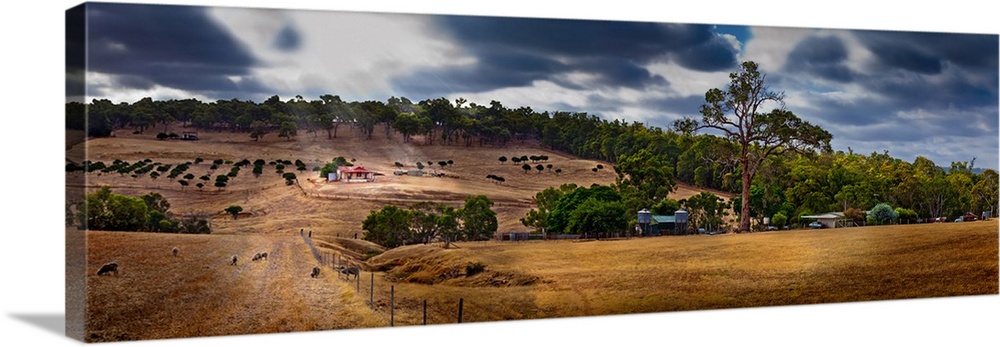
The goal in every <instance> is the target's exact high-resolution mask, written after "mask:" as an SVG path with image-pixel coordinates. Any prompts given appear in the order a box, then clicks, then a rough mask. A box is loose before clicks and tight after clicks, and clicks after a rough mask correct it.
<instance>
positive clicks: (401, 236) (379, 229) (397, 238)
mask: <svg viewBox="0 0 1000 347" xmlns="http://www.w3.org/2000/svg"><path fill="white" fill-rule="evenodd" d="M411 216H412V215H411V214H410V211H407V210H404V209H400V208H399V207H396V206H392V205H388V206H383V207H382V209H381V210H378V211H371V213H370V214H368V217H366V218H365V220H364V222H362V223H361V229H363V230H365V237H364V239H365V240H366V241H371V242H374V243H377V244H379V245H382V246H383V247H388V248H395V247H399V246H402V245H405V244H406V241H408V240H411V239H412V238H413V237H412V235H410V218H411Z"/></svg>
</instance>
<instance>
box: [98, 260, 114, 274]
mask: <svg viewBox="0 0 1000 347" xmlns="http://www.w3.org/2000/svg"><path fill="white" fill-rule="evenodd" d="M111 273H114V274H115V275H118V263H116V262H110V263H107V264H104V265H102V266H101V269H100V270H97V275H98V276H102V275H109V274H111Z"/></svg>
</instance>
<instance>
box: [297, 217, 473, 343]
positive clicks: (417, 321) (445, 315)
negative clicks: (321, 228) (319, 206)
mask: <svg viewBox="0 0 1000 347" xmlns="http://www.w3.org/2000/svg"><path fill="white" fill-rule="evenodd" d="M311 234H312V232H311V231H310V232H308V233H307V232H306V231H305V229H299V236H301V237H302V240H303V241H305V243H306V245H307V246H309V250H310V251H311V252H312V254H313V257H314V258H315V259H316V261H317V262H318V263H319V265H320V268H321V269H329V270H330V271H332V272H333V273H335V274H336V275H337V279H339V280H342V281H347V282H353V284H354V285H353V286H352V287H353V288H354V290H355V292H356V293H357V294H358V295H361V296H362V297H364V296H366V295H365V294H367V298H365V302H367V303H368V307H369V308H370V309H371V310H372V311H375V312H380V313H383V314H385V313H387V314H388V315H389V326H396V325H400V323H402V325H421V324H422V325H426V324H427V323H428V322H430V323H432V324H437V323H455V322H457V323H462V319H463V314H464V306H465V300H464V299H463V298H458V302H457V312H456V311H454V310H455V307H456V306H452V305H454V304H451V305H448V303H447V302H441V301H439V302H437V303H436V304H437V305H435V306H431V307H430V310H431V311H430V312H431V313H433V316H432V317H431V321H428V315H427V313H428V309H429V307H428V305H427V299H426V298H425V299H421V300H422V302H420V304H415V300H413V299H410V298H400V301H399V302H397V298H396V286H395V285H392V284H389V283H387V282H388V281H387V280H385V279H380V280H381V281H379V282H380V283H376V278H375V272H371V271H370V272H367V275H368V276H363V275H364V274H365V271H364V270H363V267H362V266H361V263H360V262H358V261H356V260H353V259H352V258H350V257H346V256H344V255H342V254H339V253H336V252H324V251H321V250H318V249H317V248H316V246H315V245H314V244H313V242H312V237H311ZM352 268H353V269H356V272H353V273H352V271H350V270H348V269H352ZM362 277H367V278H368V280H367V281H362ZM363 282H367V283H363ZM386 286H388V288H389V291H388V297H387V298H386V294H385V287H386ZM376 288H381V290H378V291H376ZM399 303H403V305H402V306H400V305H399ZM414 306H416V307H414ZM398 309H403V310H405V311H407V312H404V315H403V316H402V317H398V316H397V310H398ZM414 311H416V312H414ZM413 317H419V318H413ZM400 318H402V319H400Z"/></svg>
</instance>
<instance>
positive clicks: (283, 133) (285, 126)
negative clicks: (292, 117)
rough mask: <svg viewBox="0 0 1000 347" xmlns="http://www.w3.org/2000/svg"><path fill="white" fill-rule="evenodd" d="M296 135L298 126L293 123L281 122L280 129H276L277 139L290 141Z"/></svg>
mask: <svg viewBox="0 0 1000 347" xmlns="http://www.w3.org/2000/svg"><path fill="white" fill-rule="evenodd" d="M296 135H298V126H297V125H296V124H295V122H281V127H280V128H279V129H278V137H284V138H286V139H288V140H289V141H291V140H292V138H293V137H295V136H296Z"/></svg>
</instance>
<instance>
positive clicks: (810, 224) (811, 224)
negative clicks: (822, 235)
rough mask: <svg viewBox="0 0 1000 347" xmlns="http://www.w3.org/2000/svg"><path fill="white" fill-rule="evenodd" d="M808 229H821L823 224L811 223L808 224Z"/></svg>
mask: <svg viewBox="0 0 1000 347" xmlns="http://www.w3.org/2000/svg"><path fill="white" fill-rule="evenodd" d="M809 227H810V228H813V229H823V223H820V222H812V223H809Z"/></svg>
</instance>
